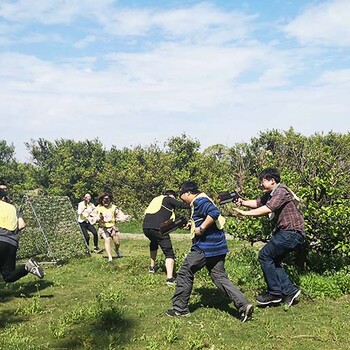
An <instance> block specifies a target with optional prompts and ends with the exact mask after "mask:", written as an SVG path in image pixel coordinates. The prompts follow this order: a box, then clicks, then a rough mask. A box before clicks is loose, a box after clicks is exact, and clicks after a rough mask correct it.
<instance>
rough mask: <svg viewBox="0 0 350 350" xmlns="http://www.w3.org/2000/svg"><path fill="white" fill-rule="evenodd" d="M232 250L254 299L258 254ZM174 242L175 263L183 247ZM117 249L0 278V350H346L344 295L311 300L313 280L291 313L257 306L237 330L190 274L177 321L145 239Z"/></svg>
mask: <svg viewBox="0 0 350 350" xmlns="http://www.w3.org/2000/svg"><path fill="white" fill-rule="evenodd" d="M229 245H230V250H231V253H230V255H229V257H228V259H227V271H228V273H229V275H230V278H231V279H232V280H233V281H234V283H236V284H238V285H239V286H240V288H241V289H242V290H244V292H245V294H246V295H247V297H248V299H249V300H251V301H253V300H254V297H255V295H256V293H257V292H259V291H261V288H263V286H264V282H263V279H262V276H261V271H260V269H259V266H258V264H257V263H256V258H255V255H254V254H255V253H254V251H252V250H250V249H247V248H246V247H244V246H243V245H242V243H237V242H234V241H229ZM174 246H175V248H176V253H177V256H178V257H179V258H178V260H179V261H178V262H177V264H180V262H181V260H182V259H183V257H184V254H185V253H186V251H187V249H188V247H189V242H187V241H183V240H181V241H174ZM122 251H123V254H124V256H125V257H124V258H123V259H116V260H114V262H113V263H112V264H108V263H107V259H106V258H105V257H103V255H93V256H92V257H91V258H86V259H80V260H72V261H70V262H69V263H68V264H66V265H63V266H61V267H56V266H48V267H47V268H46V277H45V279H43V280H38V279H36V278H35V277H34V276H31V275H28V276H27V277H24V278H23V279H21V280H20V281H18V282H17V283H13V284H5V283H3V282H0V301H1V302H0V349H7V350H11V349H36V350H37V349H39V350H40V349H146V350H147V349H148V350H152V349H154V350H156V349H157V350H159V349H160V350H162V349H185V350H186V349H188V350H190V349H191V350H199V349H215V350H217V349H225V350H227V349H239V350H244V349H249V350H251V349H276V350H277V349H278V350H281V349H282V350H289V349H291V350H292V349H293V350H298V349H300V350H305V349H306V350H308V349H317V350H320V349H337V350H339V349H344V350H345V349H349V348H350V340H349V336H348V335H349V333H350V322H349V313H350V297H349V295H346V294H342V296H340V297H339V298H337V299H332V298H327V297H325V296H322V295H321V296H319V295H318V294H317V293H316V294H315V293H314V294H312V293H311V286H314V285H315V283H314V282H313V283H312V284H310V283H309V282H308V281H309V280H308V279H310V277H309V275H305V276H300V280H301V285H302V289H303V283H305V290H304V289H303V297H302V298H301V300H300V302H299V303H298V304H297V305H295V306H293V307H292V308H290V309H289V310H288V311H285V310H284V308H283V307H282V306H278V307H271V308H265V309H258V308H256V312H255V314H254V318H253V320H252V321H250V322H247V323H244V324H242V323H241V322H240V321H239V319H238V318H237V316H238V315H237V312H236V310H235V309H234V307H233V306H232V304H229V303H228V301H227V300H225V299H224V298H222V296H221V295H220V293H219V292H218V291H217V290H216V289H215V287H214V285H213V284H212V282H211V281H210V279H209V278H208V276H207V274H206V271H205V270H202V271H200V272H199V273H198V274H197V275H196V278H195V284H194V289H193V293H192V297H191V301H190V310H191V312H192V314H191V317H188V318H187V317H186V318H180V319H178V318H176V319H173V318H169V317H167V316H165V310H166V309H168V308H170V307H171V298H172V295H173V292H174V288H173V287H169V286H167V285H166V284H165V274H164V271H161V270H160V271H159V272H157V273H156V274H154V275H152V274H148V272H147V268H148V264H149V260H148V242H147V241H146V240H126V239H124V240H123V241H122ZM159 258H160V259H159V264H160V266H161V267H164V258H163V257H162V256H161V254H160V256H159ZM306 276H308V277H306ZM304 278H306V280H305V282H304ZM307 278H308V279H307ZM342 278H343V277H342ZM316 284H317V283H316ZM323 287H324V286H323ZM323 287H322V288H323Z"/></svg>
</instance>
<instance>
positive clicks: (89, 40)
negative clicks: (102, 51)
mask: <svg viewBox="0 0 350 350" xmlns="http://www.w3.org/2000/svg"><path fill="white" fill-rule="evenodd" d="M95 41H96V36H95V35H87V36H86V37H85V38H83V39H81V40H79V41H77V42H76V43H75V44H74V45H73V46H74V47H76V48H77V49H84V48H85V47H87V46H89V45H90V44H92V43H94V42H95Z"/></svg>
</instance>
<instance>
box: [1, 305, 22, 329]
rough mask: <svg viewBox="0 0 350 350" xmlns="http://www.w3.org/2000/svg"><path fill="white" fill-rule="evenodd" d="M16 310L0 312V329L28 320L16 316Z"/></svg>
mask: <svg viewBox="0 0 350 350" xmlns="http://www.w3.org/2000/svg"><path fill="white" fill-rule="evenodd" d="M14 314H15V312H14V310H12V309H11V310H3V311H1V312H0V329H2V328H5V327H8V326H9V325H10V324H17V323H22V322H24V321H26V320H27V318H25V317H18V316H15V315H14Z"/></svg>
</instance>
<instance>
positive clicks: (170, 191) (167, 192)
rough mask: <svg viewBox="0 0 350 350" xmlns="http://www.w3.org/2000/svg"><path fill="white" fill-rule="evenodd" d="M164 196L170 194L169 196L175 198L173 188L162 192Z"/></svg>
mask: <svg viewBox="0 0 350 350" xmlns="http://www.w3.org/2000/svg"><path fill="white" fill-rule="evenodd" d="M164 196H170V197H173V198H176V193H175V191H173V190H167V191H165V192H164Z"/></svg>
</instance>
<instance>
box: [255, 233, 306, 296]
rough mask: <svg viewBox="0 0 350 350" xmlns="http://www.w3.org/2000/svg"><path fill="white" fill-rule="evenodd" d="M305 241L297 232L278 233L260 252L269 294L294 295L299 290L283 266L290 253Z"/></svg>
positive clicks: (260, 260)
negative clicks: (283, 261)
mask: <svg viewBox="0 0 350 350" xmlns="http://www.w3.org/2000/svg"><path fill="white" fill-rule="evenodd" d="M304 241H305V238H304V236H303V235H301V234H300V233H298V232H295V231H278V232H277V233H276V234H275V235H274V236H273V237H272V239H271V240H270V241H269V242H268V243H267V244H266V245H265V246H264V247H263V248H262V249H261V250H260V252H259V262H260V265H261V269H262V270H263V273H264V278H265V282H266V284H267V292H268V293H270V294H272V295H277V296H282V295H293V294H295V293H296V292H297V290H298V288H297V287H296V286H295V285H293V284H292V282H291V281H290V280H289V278H288V276H287V274H286V272H285V271H284V269H283V267H282V266H281V262H282V260H283V259H284V258H285V257H286V256H287V255H288V253H289V252H291V251H293V250H295V249H296V248H298V247H299V246H300V245H302V244H303V243H304Z"/></svg>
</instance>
